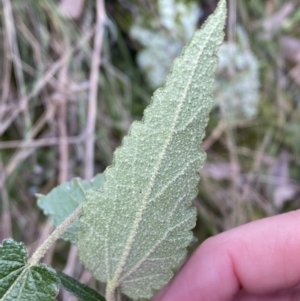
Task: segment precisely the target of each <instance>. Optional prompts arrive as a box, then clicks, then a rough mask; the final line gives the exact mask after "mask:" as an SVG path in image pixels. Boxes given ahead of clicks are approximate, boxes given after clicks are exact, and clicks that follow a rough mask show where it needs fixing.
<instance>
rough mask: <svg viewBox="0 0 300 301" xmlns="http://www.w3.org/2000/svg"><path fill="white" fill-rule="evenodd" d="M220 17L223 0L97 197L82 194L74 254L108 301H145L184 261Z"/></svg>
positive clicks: (132, 133) (95, 192)
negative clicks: (114, 298)
mask: <svg viewBox="0 0 300 301" xmlns="http://www.w3.org/2000/svg"><path fill="white" fill-rule="evenodd" d="M225 17H226V4H225V1H224V0H221V2H220V4H219V5H218V8H217V10H216V12H215V13H214V15H213V16H211V17H210V18H209V19H208V21H207V22H206V23H205V25H204V26H203V27H202V29H201V30H200V31H198V32H196V33H195V35H194V37H193V38H192V40H191V42H190V44H189V45H188V46H187V47H186V48H185V50H184V52H183V54H182V55H181V56H180V57H179V58H178V59H177V60H176V61H175V63H174V65H173V68H172V72H171V73H170V75H169V76H168V77H167V79H166V83H165V86H164V87H163V88H161V89H158V90H157V91H156V92H155V94H154V96H153V98H152V103H151V105H150V106H149V107H148V108H147V109H146V110H145V113H144V118H143V122H135V123H134V124H133V125H132V127H131V130H130V134H129V135H128V136H127V137H125V138H124V140H123V143H122V146H121V147H120V148H118V149H117V150H116V152H115V155H114V161H113V165H112V166H111V167H109V168H107V169H106V171H105V173H104V181H103V185H102V188H101V190H94V189H91V190H89V191H88V192H87V196H86V201H85V202H84V203H83V215H82V217H81V218H80V229H79V236H78V244H77V247H78V250H79V256H80V259H81V260H82V261H83V263H84V264H85V266H86V268H87V269H88V270H89V271H90V272H91V273H92V274H93V275H94V276H95V277H96V278H97V279H99V280H100V281H103V282H107V296H108V294H111V295H113V292H114V290H115V289H116V287H120V288H121V291H122V292H123V293H124V294H126V295H128V296H130V297H131V298H133V299H137V298H141V297H144V298H150V297H151V296H152V295H153V290H158V289H160V288H161V287H162V286H163V285H164V284H166V282H167V281H168V280H169V279H170V278H171V277H172V276H173V272H172V269H173V268H175V267H176V266H177V265H178V263H179V262H180V261H181V260H182V259H183V258H184V257H185V255H186V247H187V246H188V244H189V243H190V241H191V239H192V233H191V231H190V230H191V229H192V228H193V227H194V226H195V222H196V211H195V209H194V208H193V207H191V201H192V199H193V198H194V197H195V196H196V194H197V189H196V187H197V183H198V181H199V174H198V171H199V169H200V167H201V165H202V164H203V161H204V159H205V153H204V152H203V151H201V150H200V148H199V145H200V143H201V141H202V139H203V136H204V133H205V127H206V125H207V122H208V114H209V112H210V110H211V107H212V95H211V91H212V87H213V78H214V73H215V69H216V64H217V58H216V52H217V50H218V47H219V46H220V44H221V43H222V40H223V27H224V22H225ZM107 298H108V297H107Z"/></svg>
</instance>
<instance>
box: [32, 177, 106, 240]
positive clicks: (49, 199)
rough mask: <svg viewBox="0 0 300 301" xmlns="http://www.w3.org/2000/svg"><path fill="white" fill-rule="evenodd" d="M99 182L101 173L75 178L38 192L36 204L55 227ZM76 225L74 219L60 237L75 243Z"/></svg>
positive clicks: (99, 184)
mask: <svg viewBox="0 0 300 301" xmlns="http://www.w3.org/2000/svg"><path fill="white" fill-rule="evenodd" d="M101 182H102V174H98V175H97V176H96V177H94V178H93V179H92V180H91V181H86V180H82V179H79V178H75V179H73V180H72V181H71V182H67V183H62V184H60V185H59V186H57V187H55V188H54V189H52V190H51V191H50V192H49V193H48V194H47V195H42V194H38V195H37V196H38V206H39V207H40V208H41V209H42V210H43V211H44V214H46V215H51V216H52V223H53V225H54V226H56V227H57V226H59V225H60V224H61V223H62V222H63V221H64V220H65V219H66V218H67V217H68V216H70V215H71V213H73V212H74V211H75V210H76V209H77V207H78V206H79V205H80V204H81V203H82V202H83V201H84V198H85V193H86V191H87V190H88V189H90V188H92V187H94V188H100V187H101ZM78 227H79V223H78V221H75V222H74V223H73V224H72V225H71V226H70V227H69V228H68V229H67V230H66V232H65V233H64V234H63V235H62V238H64V239H66V240H70V241H71V242H72V243H73V244H76V235H77V231H78Z"/></svg>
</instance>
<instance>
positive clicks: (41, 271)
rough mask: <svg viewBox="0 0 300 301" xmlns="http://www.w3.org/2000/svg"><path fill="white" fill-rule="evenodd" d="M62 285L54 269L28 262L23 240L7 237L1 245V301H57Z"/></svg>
mask: <svg viewBox="0 0 300 301" xmlns="http://www.w3.org/2000/svg"><path fill="white" fill-rule="evenodd" d="M59 284H60V281H59V279H58V277H57V276H56V273H55V271H54V270H53V269H51V268H49V267H47V266H46V265H43V264H40V265H35V266H30V265H29V264H28V263H27V250H26V248H25V246H24V245H23V244H22V243H18V242H15V241H14V240H12V239H5V240H4V241H3V243H2V244H1V245H0V301H14V300H18V301H28V300H30V301H54V300H55V297H56V295H57V294H58V290H59Z"/></svg>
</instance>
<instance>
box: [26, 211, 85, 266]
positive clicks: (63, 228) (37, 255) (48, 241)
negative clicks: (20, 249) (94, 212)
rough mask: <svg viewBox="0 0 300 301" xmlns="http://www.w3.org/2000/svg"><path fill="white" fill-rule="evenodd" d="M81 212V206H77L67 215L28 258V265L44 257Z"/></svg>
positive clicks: (34, 263)
mask: <svg viewBox="0 0 300 301" xmlns="http://www.w3.org/2000/svg"><path fill="white" fill-rule="evenodd" d="M81 212H82V207H81V206H79V207H78V208H77V209H76V210H75V211H74V212H73V213H72V214H71V215H70V216H69V217H67V218H66V219H65V220H64V222H63V223H62V224H60V225H59V226H58V227H57V228H56V229H55V230H54V231H53V232H52V234H51V235H50V236H49V237H48V238H47V239H46V240H45V242H44V243H43V244H42V245H41V246H40V247H39V248H38V249H37V250H36V251H35V252H34V254H33V255H32V256H31V258H30V260H29V262H28V263H29V265H31V266H33V265H36V264H37V263H38V262H39V261H40V259H42V258H43V257H44V255H45V254H46V252H47V251H48V249H49V248H50V247H51V246H52V245H53V243H54V242H55V241H56V240H58V239H59V238H60V237H61V236H62V234H63V233H64V232H65V231H66V230H67V229H68V228H69V226H70V225H71V224H72V223H73V222H74V221H75V220H76V219H78V218H79V216H80V215H81Z"/></svg>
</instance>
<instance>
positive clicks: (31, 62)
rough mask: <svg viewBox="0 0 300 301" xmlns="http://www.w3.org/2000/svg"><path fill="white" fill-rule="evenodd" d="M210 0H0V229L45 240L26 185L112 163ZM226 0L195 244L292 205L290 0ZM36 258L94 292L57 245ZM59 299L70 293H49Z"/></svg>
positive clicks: (294, 1) (296, 132) (293, 5)
mask: <svg viewBox="0 0 300 301" xmlns="http://www.w3.org/2000/svg"><path fill="white" fill-rule="evenodd" d="M217 2H218V1H217V0H136V1H133V0H110V1H106V3H103V0H94V1H92V0H76V1H75V0H47V1H46V0H42V1H37V0H26V1H23V0H14V1H11V0H2V1H1V4H0V28H1V31H0V35H1V37H0V79H1V80H0V85H1V88H0V200H1V202H0V205H1V207H0V210H1V211H0V213H1V214H0V239H1V240H2V239H3V238H5V237H13V238H14V239H16V240H18V241H24V242H25V244H26V245H27V246H28V248H29V251H30V252H32V251H33V250H34V249H35V248H36V247H37V245H40V244H41V242H42V241H44V240H45V238H46V237H47V236H48V235H49V233H51V231H52V230H53V227H52V225H51V222H50V221H49V220H48V219H47V218H46V217H45V216H43V214H42V212H41V211H40V210H39V209H38V207H37V205H36V197H35V194H36V193H43V194H46V193H47V192H49V191H50V190H51V189H52V188H53V187H55V186H56V185H58V184H59V183H61V182H64V181H68V180H70V179H72V178H74V177H82V178H86V179H90V178H91V177H92V176H93V175H94V174H96V173H99V172H102V171H103V170H104V169H105V168H106V166H108V165H109V164H110V163H111V161H112V154H113V151H114V150H115V148H116V147H117V146H118V145H120V143H121V139H122V137H123V136H124V135H126V133H127V131H128V129H129V126H130V124H131V123H132V121H134V120H139V119H141V116H142V112H143V110H144V108H145V107H146V106H147V105H148V104H149V102H150V99H151V95H152V93H153V91H154V90H155V89H156V88H157V87H159V86H161V85H162V84H163V82H164V78H165V76H166V75H167V74H168V72H169V71H170V67H171V64H172V62H173V60H174V58H175V57H177V56H178V55H179V54H180V53H181V51H182V48H183V46H184V45H185V44H186V43H187V42H188V41H189V39H190V37H191V36H192V34H193V32H194V31H195V30H196V29H197V28H199V27H200V26H201V24H203V22H204V21H205V19H206V18H207V16H208V15H209V14H211V13H212V12H213V10H214V9H215V7H216V4H217ZM228 5H229V11H228V22H227V26H226V38H225V42H224V45H222V47H221V49H220V52H219V66H218V70H217V75H216V83H215V87H214V99H215V106H214V109H213V111H212V113H211V118H210V122H209V125H208V127H207V135H206V138H205V140H204V142H203V145H202V147H203V148H204V149H205V151H206V152H207V161H206V163H205V164H204V167H203V169H202V170H201V182H200V184H199V195H198V197H197V199H196V200H195V201H194V205H195V206H196V208H197V210H198V223H197V227H196V229H195V235H196V237H197V239H198V243H199V242H201V241H203V240H204V239H205V238H207V237H209V236H211V235H214V234H216V233H219V232H221V231H224V230H227V229H230V228H232V227H236V226H238V225H240V224H243V223H246V222H249V221H251V220H255V219H259V218H263V217H266V216H271V215H275V214H279V213H282V212H285V211H289V210H294V209H297V208H299V207H300V194H299V192H300V189H299V188H300V185H299V181H300V91H299V87H300V32H299V28H300V1H299V0H290V1H289V0H266V1H260V0H251V1H246V0H239V1H238V0H228ZM94 138H95V141H94ZM196 245H197V244H195V245H194V246H192V248H193V247H195V246H196ZM192 248H191V249H192ZM43 261H44V262H45V263H47V264H50V265H52V266H54V267H57V268H60V269H62V270H64V271H65V272H66V273H67V274H69V275H72V276H74V277H76V278H77V279H80V281H82V282H84V283H89V285H91V286H97V287H98V288H99V289H100V290H101V285H100V286H99V284H97V283H95V281H94V280H93V279H92V277H91V276H90V274H89V273H88V272H87V271H85V270H84V269H83V267H82V266H81V264H80V263H79V262H78V260H77V257H76V249H75V248H74V247H71V246H70V245H69V244H68V243H66V242H62V241H59V242H58V243H57V244H56V245H55V246H54V247H53V248H52V249H51V250H50V252H48V254H47V255H46V257H45V258H44V260H43ZM59 300H64V301H66V300H76V299H72V298H71V297H70V296H69V295H68V293H67V292H61V294H60V296H59Z"/></svg>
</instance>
